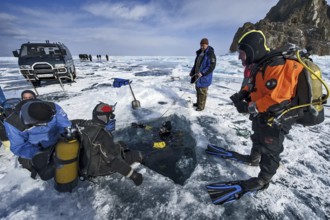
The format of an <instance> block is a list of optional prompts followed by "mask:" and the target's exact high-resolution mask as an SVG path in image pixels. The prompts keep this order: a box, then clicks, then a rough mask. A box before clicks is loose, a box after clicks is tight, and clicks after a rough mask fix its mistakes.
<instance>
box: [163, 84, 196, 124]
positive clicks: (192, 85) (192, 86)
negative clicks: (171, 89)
mask: <svg viewBox="0 0 330 220" xmlns="http://www.w3.org/2000/svg"><path fill="white" fill-rule="evenodd" d="M196 81H197V80H196ZM190 86H191V88H192V89H193V88H194V86H195V83H193V84H191V85H190ZM186 93H187V91H185V92H183V94H182V95H181V96H179V98H177V99H175V100H174V103H176V102H177V101H178V100H179V99H182V97H183V96H184V95H185V94H186ZM173 106H174V105H171V106H170V107H168V108H167V110H166V111H165V112H164V113H163V114H162V115H161V116H160V117H159V118H158V119H161V118H162V117H163V116H164V115H165V114H166V113H167V112H168V111H169V110H170V109H171V108H172V107H173Z"/></svg>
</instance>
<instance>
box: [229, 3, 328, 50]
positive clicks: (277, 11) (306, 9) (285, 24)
mask: <svg viewBox="0 0 330 220" xmlns="http://www.w3.org/2000/svg"><path fill="white" fill-rule="evenodd" d="M251 29H258V30H262V31H263V32H264V33H265V35H266V37H267V45H268V46H269V47H270V48H281V47H287V46H289V45H291V44H295V45H297V46H298V47H300V48H306V49H309V50H311V53H312V54H318V55H330V32H329V31H330V6H328V5H327V2H326V1H325V0H279V2H278V3H277V5H276V6H274V7H272V8H271V10H270V11H269V12H268V13H267V15H266V17H265V18H264V19H263V20H260V21H259V22H257V23H256V24H253V23H250V22H247V23H245V24H244V25H243V27H240V28H239V29H238V31H237V32H236V34H235V36H234V39H233V42H232V44H231V46H230V51H231V52H234V51H236V50H237V42H238V40H239V38H240V37H241V36H242V34H244V33H245V32H247V31H248V30H251Z"/></svg>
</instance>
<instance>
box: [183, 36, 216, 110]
mask: <svg viewBox="0 0 330 220" xmlns="http://www.w3.org/2000/svg"><path fill="white" fill-rule="evenodd" d="M200 45H201V47H200V49H199V50H197V51H196V54H197V56H196V59H195V64H194V66H193V67H192V69H191V71H190V74H189V75H190V77H191V81H190V82H191V83H195V88H196V92H197V103H194V107H197V108H196V111H203V110H204V108H205V104H206V98H207V90H208V87H209V86H210V85H211V83H212V77H213V71H214V69H215V66H216V56H215V54H214V49H213V48H212V47H211V46H209V40H208V39H207V38H203V39H202V40H201V42H200Z"/></svg>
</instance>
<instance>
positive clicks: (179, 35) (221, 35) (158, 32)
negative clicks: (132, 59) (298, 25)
mask: <svg viewBox="0 0 330 220" xmlns="http://www.w3.org/2000/svg"><path fill="white" fill-rule="evenodd" d="M277 2H278V0H234V1H229V0H108V1H98V0H94V1H91V0H81V1H79V0H56V1H47V0H33V1H27V0H1V3H0V4H1V7H0V56H12V52H11V51H12V50H15V49H18V48H19V47H20V45H21V44H22V43H24V42H27V41H31V42H38V41H42V42H44V41H45V40H50V41H51V42H52V41H53V42H54V41H56V42H57V41H59V42H62V43H64V44H66V45H67V46H68V47H69V49H70V51H71V52H72V54H73V55H77V54H79V53H88V54H92V55H95V54H102V55H105V54H109V55H110V56H111V55H113V56H125V55H137V56H139V55H145V56H157V55H159V56H194V55H195V51H196V50H197V49H198V48H199V42H200V40H201V38H203V37H207V38H208V39H209V42H210V45H211V46H213V47H214V49H215V52H216V55H221V54H226V53H227V52H228V51H229V47H230V44H231V42H232V39H233V37H234V34H235V33H236V31H237V29H238V28H239V27H241V26H242V25H243V24H244V23H245V22H247V21H250V22H253V23H255V22H257V21H259V20H260V19H263V18H264V17H265V16H266V14H267V12H268V11H269V10H270V9H271V7H273V6H275V5H276V3H277Z"/></svg>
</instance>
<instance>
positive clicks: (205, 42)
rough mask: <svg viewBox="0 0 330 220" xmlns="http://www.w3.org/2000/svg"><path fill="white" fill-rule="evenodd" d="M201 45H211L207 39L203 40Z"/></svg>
mask: <svg viewBox="0 0 330 220" xmlns="http://www.w3.org/2000/svg"><path fill="white" fill-rule="evenodd" d="M201 44H207V45H209V40H208V39H207V38H203V39H202V40H201Z"/></svg>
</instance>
